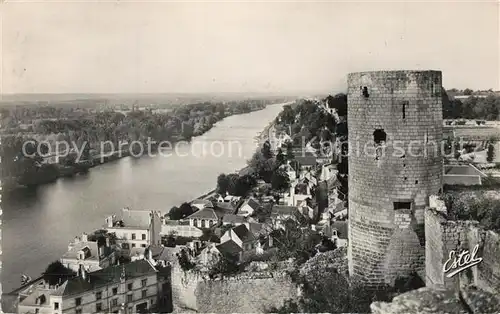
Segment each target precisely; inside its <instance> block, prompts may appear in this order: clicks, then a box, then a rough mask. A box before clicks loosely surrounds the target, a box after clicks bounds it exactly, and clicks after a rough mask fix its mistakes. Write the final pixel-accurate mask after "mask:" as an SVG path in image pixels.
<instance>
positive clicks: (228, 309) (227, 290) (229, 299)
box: [196, 277, 297, 313]
mask: <svg viewBox="0 0 500 314" xmlns="http://www.w3.org/2000/svg"><path fill="white" fill-rule="evenodd" d="M296 296H297V286H296V285H295V284H294V283H292V282H291V280H290V278H288V277H277V278H276V277H268V278H251V277H247V278H234V279H224V280H215V281H213V280H210V281H204V282H200V283H198V287H197V289H196V298H197V304H198V311H199V312H202V313H263V312H265V311H266V310H269V309H270V308H271V307H279V306H281V305H283V303H284V301H285V300H287V299H290V298H292V299H293V298H295V297H296Z"/></svg>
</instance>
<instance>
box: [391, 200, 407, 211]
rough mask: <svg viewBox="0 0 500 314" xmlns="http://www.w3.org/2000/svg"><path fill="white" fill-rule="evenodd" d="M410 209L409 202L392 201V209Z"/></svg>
mask: <svg viewBox="0 0 500 314" xmlns="http://www.w3.org/2000/svg"><path fill="white" fill-rule="evenodd" d="M402 209H411V202H394V210H402Z"/></svg>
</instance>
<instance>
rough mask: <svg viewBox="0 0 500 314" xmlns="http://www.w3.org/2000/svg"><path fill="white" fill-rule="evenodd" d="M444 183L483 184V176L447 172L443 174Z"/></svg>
mask: <svg viewBox="0 0 500 314" xmlns="http://www.w3.org/2000/svg"><path fill="white" fill-rule="evenodd" d="M443 184H445V185H481V177H480V176H478V175H475V176H470V175H459V174H453V175H449V174H445V175H444V176H443Z"/></svg>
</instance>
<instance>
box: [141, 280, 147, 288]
mask: <svg viewBox="0 0 500 314" xmlns="http://www.w3.org/2000/svg"><path fill="white" fill-rule="evenodd" d="M147 283H148V279H147V278H146V279H143V280H141V286H143V287H146V285H147Z"/></svg>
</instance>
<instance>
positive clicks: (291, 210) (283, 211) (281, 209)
mask: <svg viewBox="0 0 500 314" xmlns="http://www.w3.org/2000/svg"><path fill="white" fill-rule="evenodd" d="M298 211H299V209H298V208H297V207H296V206H287V205H274V206H273V208H272V209H271V216H280V215H294V214H295V213H297V212H298Z"/></svg>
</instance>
